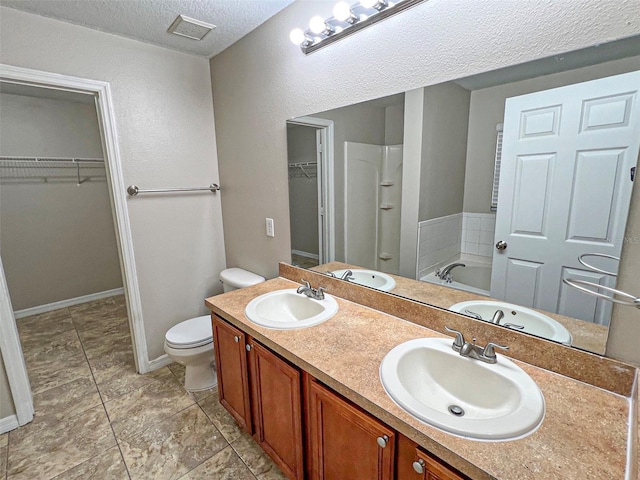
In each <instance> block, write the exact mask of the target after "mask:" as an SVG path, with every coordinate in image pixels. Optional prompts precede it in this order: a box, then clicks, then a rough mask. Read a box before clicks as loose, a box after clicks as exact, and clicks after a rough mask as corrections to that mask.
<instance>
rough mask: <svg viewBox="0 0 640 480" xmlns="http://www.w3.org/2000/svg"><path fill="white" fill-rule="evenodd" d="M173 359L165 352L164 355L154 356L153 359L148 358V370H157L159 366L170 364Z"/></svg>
mask: <svg viewBox="0 0 640 480" xmlns="http://www.w3.org/2000/svg"><path fill="white" fill-rule="evenodd" d="M172 363H173V360H172V359H171V357H170V356H169V355H167V354H166V353H165V354H164V355H160V356H159V357H158V358H154V359H153V360H149V365H148V366H149V372H153V371H154V370H158V369H159V368H162V367H166V366H167V365H171V364H172Z"/></svg>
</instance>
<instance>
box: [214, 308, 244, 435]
mask: <svg viewBox="0 0 640 480" xmlns="http://www.w3.org/2000/svg"><path fill="white" fill-rule="evenodd" d="M212 319H213V348H214V350H215V355H216V364H217V367H218V397H219V399H220V403H221V404H222V405H223V406H224V408H226V409H227V410H228V411H229V413H230V414H231V415H232V416H233V418H235V420H236V422H238V424H239V425H240V426H241V427H243V428H244V429H245V430H247V431H248V432H249V433H252V432H253V429H252V423H251V404H250V402H249V374H248V369H247V352H246V350H245V340H246V339H245V334H244V333H243V332H242V331H240V330H238V329H237V328H235V327H233V326H231V325H229V324H228V323H227V322H225V321H223V320H222V319H220V318H218V317H217V316H215V315H212Z"/></svg>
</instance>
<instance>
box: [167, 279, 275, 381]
mask: <svg viewBox="0 0 640 480" xmlns="http://www.w3.org/2000/svg"><path fill="white" fill-rule="evenodd" d="M264 280H265V279H264V277H261V276H260V275H256V274H255V273H251V272H248V271H246V270H243V269H242V268H228V269H226V270H223V271H222V272H221V273H220V281H221V282H222V284H223V288H224V291H225V292H229V291H231V290H236V289H238V288H244V287H249V286H251V285H256V284H258V283H261V282H264ZM164 351H165V352H167V355H169V356H170V357H171V358H172V359H173V361H174V362H176V363H179V364H180V365H184V366H185V367H186V368H185V376H184V388H185V389H187V390H188V391H190V392H198V391H201V390H207V389H209V388H213V387H215V386H216V385H217V384H218V377H217V375H216V368H215V363H214V352H213V334H212V331H211V316H210V315H203V316H201V317H195V318H190V319H189V320H185V321H184V322H180V323H179V324H177V325H175V326H173V327H171V328H170V329H169V331H168V332H167V333H166V335H165V337H164Z"/></svg>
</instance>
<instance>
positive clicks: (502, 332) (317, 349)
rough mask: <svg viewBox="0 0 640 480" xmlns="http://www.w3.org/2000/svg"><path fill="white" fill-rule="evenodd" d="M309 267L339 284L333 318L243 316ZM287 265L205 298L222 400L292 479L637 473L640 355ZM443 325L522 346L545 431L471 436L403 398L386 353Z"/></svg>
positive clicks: (515, 350) (333, 289)
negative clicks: (532, 332) (288, 321)
mask: <svg viewBox="0 0 640 480" xmlns="http://www.w3.org/2000/svg"><path fill="white" fill-rule="evenodd" d="M302 273H304V274H305V275H306V276H305V277H304V278H305V280H308V281H309V282H311V285H312V286H318V285H319V284H320V283H319V282H321V284H322V285H323V286H326V287H327V290H328V292H330V293H331V294H332V295H333V296H334V297H335V299H336V301H337V303H338V312H337V313H336V314H335V315H334V316H333V317H332V318H330V319H329V320H327V321H326V322H324V323H321V324H319V325H316V326H313V327H310V328H304V329H298V330H276V329H269V328H264V327H261V326H259V325H256V324H254V323H253V322H251V321H250V320H249V319H248V318H247V317H246V316H245V313H244V312H245V308H246V306H247V305H248V304H249V302H250V301H251V300H253V299H254V298H256V297H258V296H260V295H262V294H265V293H268V292H272V291H276V290H282V289H291V288H296V287H298V286H299V285H300V284H299V283H298V282H300V279H298V278H297V277H299V276H300V275H301V274H302ZM280 275H281V277H280V278H276V279H272V280H269V281H267V282H265V283H263V284H259V285H256V286H253V287H249V288H245V289H242V290H237V291H234V292H230V293H226V294H223V295H218V296H216V297H211V298H209V299H207V300H206V304H207V306H208V307H209V308H210V309H211V310H212V313H213V314H212V318H213V326H214V338H215V349H216V360H217V363H218V378H219V396H220V401H221V403H222V404H223V406H224V407H225V408H226V409H227V410H228V411H229V412H230V413H231V414H232V415H233V416H234V418H235V419H236V421H237V422H238V424H239V425H240V426H242V427H243V428H244V429H246V430H247V431H248V432H249V433H251V434H252V435H253V437H254V438H255V440H256V441H257V442H258V443H259V444H260V445H261V446H262V448H263V449H264V450H265V451H266V452H267V453H268V454H269V455H270V456H271V457H272V458H273V459H274V461H276V463H278V465H279V466H280V467H281V468H282V470H283V472H285V473H286V475H287V476H288V477H289V478H292V479H303V478H310V479H322V478H326V479H346V478H349V479H360V478H361V479H366V480H369V479H376V478H378V479H394V478H395V479H397V480H405V479H419V478H425V479H438V478H439V479H464V478H472V479H508V480H512V479H540V478H544V479H553V478H559V479H584V478H595V479H600V478H602V479H624V478H635V477H633V476H630V475H631V474H632V473H633V474H634V475H635V471H636V470H637V467H638V459H637V456H636V455H637V454H636V452H637V432H638V426H637V411H636V410H637V387H636V386H635V385H636V383H637V380H636V375H637V372H636V369H635V368H634V367H631V366H628V365H625V364H622V363H620V362H616V361H613V360H610V359H606V358H603V357H599V356H596V355H592V354H587V353H584V352H580V351H577V350H575V349H570V348H567V347H564V346H562V345H558V344H554V343H552V342H547V341H544V340H541V339H536V338H528V337H526V336H522V335H517V334H515V333H514V332H509V331H508V330H506V329H501V328H498V327H494V326H491V325H482V324H480V322H474V321H473V320H471V319H469V318H467V317H464V316H462V315H457V314H455V313H451V312H447V311H443V310H439V309H437V308H434V307H430V306H427V305H421V304H418V303H416V302H411V301H410V300H406V299H400V298H397V297H394V296H392V295H389V294H386V293H383V292H378V291H375V290H372V289H369V288H365V287H361V286H358V285H352V284H348V283H347V282H343V281H340V280H337V279H332V278H329V277H326V276H325V275H321V274H319V273H313V272H309V271H303V270H300V269H297V268H294V267H290V266H287V265H284V264H281V267H280ZM283 277H288V278H289V279H287V278H283ZM292 280H294V281H292ZM384 311H387V313H384ZM389 313H391V314H389ZM399 317H403V318H404V319H403V318H399ZM417 319H419V321H416V320H417ZM444 324H446V325H447V326H450V327H451V328H454V329H456V330H460V331H462V332H463V333H464V334H465V336H466V337H471V336H473V337H475V338H477V342H478V344H480V345H484V344H485V343H486V342H487V339H490V340H492V341H499V342H501V343H505V344H508V345H509V346H510V347H511V350H510V351H509V352H508V356H509V357H510V358H511V359H512V360H513V361H514V362H515V363H516V364H517V365H518V366H519V367H520V368H522V369H523V370H524V371H525V372H526V373H527V374H528V375H529V376H530V377H531V378H532V379H533V380H534V381H535V382H536V384H537V385H538V387H539V388H540V390H541V391H542V393H543V395H544V399H545V403H546V414H545V418H544V420H543V422H542V424H541V425H540V427H539V428H538V429H537V430H535V431H534V432H533V433H531V434H530V435H528V436H526V437H524V438H520V439H518V440H512V441H499V442H482V441H477V440H470V439H467V438H462V437H458V436H454V435H451V434H448V433H446V432H444V431H442V430H440V429H437V428H434V427H432V426H430V425H428V424H426V423H423V422H421V421H419V420H417V419H416V418H415V417H413V416H412V415H410V414H409V413H407V412H406V411H405V410H403V409H402V408H401V407H399V406H398V405H397V404H396V403H394V401H393V400H391V398H390V397H389V396H388V395H387V394H386V392H385V390H384V389H383V386H382V384H381V382H380V377H379V369H380V364H381V361H382V359H383V358H384V356H385V355H386V354H387V353H388V352H389V351H390V350H391V349H393V348H394V347H396V346H397V345H399V344H401V343H403V342H406V341H409V340H413V339H418V338H425V337H440V338H442V337H445V335H443V331H444V328H443V325H444ZM449 338H450V339H451V341H452V342H453V338H452V337H449ZM564 351H566V352H567V353H568V354H567V355H565V356H564V359H560V353H563V352H564ZM498 355H500V353H498ZM522 360H524V361H522ZM554 372H557V373H560V375H558V374H556V373H554ZM630 422H633V423H632V425H633V428H629V425H630ZM419 472H420V473H419ZM625 475H629V476H627V477H625Z"/></svg>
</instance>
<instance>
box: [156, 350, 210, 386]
mask: <svg viewBox="0 0 640 480" xmlns="http://www.w3.org/2000/svg"><path fill="white" fill-rule="evenodd" d="M164 351H165V352H167V355H169V356H170V357H171V358H172V360H173V361H174V362H176V363H179V364H180V365H184V366H185V372H184V388H185V390H187V391H189V392H200V391H202V390H209V389H211V388H214V387H215V386H217V385H218V375H217V373H216V365H215V355H214V351H213V342H211V343H208V344H206V345H202V346H200V347H196V348H188V349H178V348H173V347H170V346H168V345H167V343H166V342H165V344H164Z"/></svg>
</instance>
